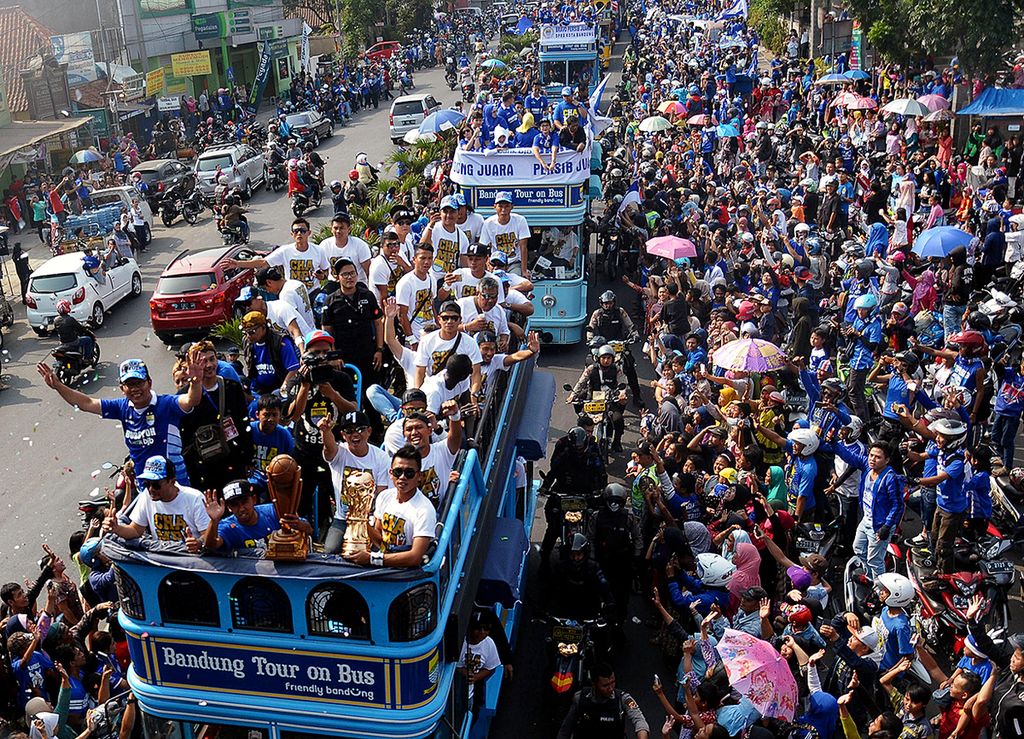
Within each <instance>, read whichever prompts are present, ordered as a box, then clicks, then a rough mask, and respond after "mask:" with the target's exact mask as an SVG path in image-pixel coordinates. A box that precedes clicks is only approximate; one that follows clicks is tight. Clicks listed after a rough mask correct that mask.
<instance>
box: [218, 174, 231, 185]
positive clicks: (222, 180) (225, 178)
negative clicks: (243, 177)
mask: <svg viewBox="0 0 1024 739" xmlns="http://www.w3.org/2000/svg"><path fill="white" fill-rule="evenodd" d="M230 181H231V179H230V178H229V177H228V176H227V175H226V174H222V175H221V176H220V177H218V178H217V184H218V185H227V184H228V183H229V182H230Z"/></svg>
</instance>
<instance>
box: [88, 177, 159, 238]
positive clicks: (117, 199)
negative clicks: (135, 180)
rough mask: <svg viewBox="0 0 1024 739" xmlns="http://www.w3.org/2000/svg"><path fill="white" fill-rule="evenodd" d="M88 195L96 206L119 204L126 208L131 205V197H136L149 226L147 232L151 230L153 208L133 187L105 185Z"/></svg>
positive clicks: (129, 207)
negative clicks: (105, 186)
mask: <svg viewBox="0 0 1024 739" xmlns="http://www.w3.org/2000/svg"><path fill="white" fill-rule="evenodd" d="M90 197H91V198H92V202H93V205H95V206H97V207H99V206H103V205H121V206H123V207H125V208H128V209H131V207H132V198H137V199H138V201H139V206H140V207H141V208H142V217H143V218H144V219H145V221H146V225H147V226H149V232H150V233H152V232H153V210H152V209H151V208H150V207H149V203H148V202H147V201H146V199H145V198H143V197H139V192H138V190H136V189H135V188H134V187H107V188H104V189H102V190H93V191H92V193H91V194H90Z"/></svg>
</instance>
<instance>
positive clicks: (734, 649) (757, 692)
mask: <svg viewBox="0 0 1024 739" xmlns="http://www.w3.org/2000/svg"><path fill="white" fill-rule="evenodd" d="M715 648H716V649H717V650H718V654H719V655H720V656H721V658H722V663H723V664H724V665H725V671H726V673H727V674H728V675H729V683H730V685H731V686H732V687H734V688H735V689H736V690H737V691H739V692H740V693H741V694H742V695H744V696H746V698H747V700H749V701H750V702H751V703H753V704H754V707H755V708H757V710H758V711H760V712H761V715H762V716H763V717H765V718H782V719H785V720H786V721H792V720H793V716H794V715H795V714H796V701H797V687H796V678H794V677H793V673H792V672H791V671H790V669H789V665H788V664H787V663H786V660H784V659H782V655H780V654H779V653H778V652H777V651H775V647H773V646H772V645H771V644H769V643H768V642H766V641H764V640H763V639H758V638H757V637H754V636H751V635H750V634H748V633H746V632H745V631H737V630H735V629H726V630H725V635H724V636H723V637H722V639H721V640H720V641H719V642H718V645H717V646H716V647H715Z"/></svg>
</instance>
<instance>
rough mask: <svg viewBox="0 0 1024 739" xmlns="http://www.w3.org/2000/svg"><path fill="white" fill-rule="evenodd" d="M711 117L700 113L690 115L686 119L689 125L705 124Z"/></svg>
mask: <svg viewBox="0 0 1024 739" xmlns="http://www.w3.org/2000/svg"><path fill="white" fill-rule="evenodd" d="M710 120H711V119H710V118H709V117H708V116H707V115H705V114H704V113H701V114H700V115H695V116H690V119H689V120H688V121H686V122H687V123H688V124H689V125H691V126H706V125H708V122H709V121H710Z"/></svg>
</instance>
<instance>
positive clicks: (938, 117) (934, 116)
mask: <svg viewBox="0 0 1024 739" xmlns="http://www.w3.org/2000/svg"><path fill="white" fill-rule="evenodd" d="M954 118H956V113H954V112H953V111H952V110H947V109H945V108H942V109H940V110H933V111H932V112H931V113H929V114H928V115H926V116H925V117H924V118H922V119H921V120H922V121H924V122H925V123H942V122H945V121H951V120H953V119H954Z"/></svg>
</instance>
